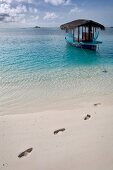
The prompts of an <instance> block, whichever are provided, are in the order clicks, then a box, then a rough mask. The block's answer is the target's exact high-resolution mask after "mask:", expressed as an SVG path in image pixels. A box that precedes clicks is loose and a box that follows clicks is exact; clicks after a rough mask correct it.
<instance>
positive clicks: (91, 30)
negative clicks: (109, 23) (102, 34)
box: [60, 19, 105, 50]
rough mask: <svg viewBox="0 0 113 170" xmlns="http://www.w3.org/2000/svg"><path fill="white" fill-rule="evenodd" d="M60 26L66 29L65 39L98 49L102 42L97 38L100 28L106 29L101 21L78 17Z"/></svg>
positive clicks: (74, 43) (75, 43) (91, 48)
mask: <svg viewBox="0 0 113 170" xmlns="http://www.w3.org/2000/svg"><path fill="white" fill-rule="evenodd" d="M60 28H61V29H62V30H65V31H66V33H67V35H66V37H65V40H66V42H67V43H68V44H70V45H72V46H75V47H77V48H84V49H90V50H96V48H97V45H99V44H101V43H102V42H101V41H98V40H97V38H98V36H99V29H101V30H105V27H104V26H103V25H101V24H100V23H97V22H95V21H92V20H86V19H78V20H75V21H72V22H69V23H66V24H63V25H61V26H60ZM75 34H76V36H75Z"/></svg>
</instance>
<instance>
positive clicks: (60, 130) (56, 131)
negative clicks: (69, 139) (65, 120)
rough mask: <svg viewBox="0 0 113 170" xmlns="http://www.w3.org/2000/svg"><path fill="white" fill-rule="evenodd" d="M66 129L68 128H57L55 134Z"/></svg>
mask: <svg viewBox="0 0 113 170" xmlns="http://www.w3.org/2000/svg"><path fill="white" fill-rule="evenodd" d="M65 130H66V129H65V128H62V129H58V130H55V131H54V135H56V134H58V133H59V132H63V131H65Z"/></svg>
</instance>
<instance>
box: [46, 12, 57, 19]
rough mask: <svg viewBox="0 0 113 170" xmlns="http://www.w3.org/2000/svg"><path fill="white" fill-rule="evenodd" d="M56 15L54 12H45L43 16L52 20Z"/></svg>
mask: <svg viewBox="0 0 113 170" xmlns="http://www.w3.org/2000/svg"><path fill="white" fill-rule="evenodd" d="M57 17H58V16H57V15H56V14H55V13H54V12H46V15H45V16H44V18H43V19H44V20H53V19H56V18H57Z"/></svg>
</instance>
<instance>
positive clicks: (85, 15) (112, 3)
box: [0, 0, 113, 27]
mask: <svg viewBox="0 0 113 170" xmlns="http://www.w3.org/2000/svg"><path fill="white" fill-rule="evenodd" d="M76 19H91V20H94V21H97V22H100V23H101V24H103V25H104V26H113V0H0V27H11V26H13V27H14V26H15V27H17V26H18V27H27V26H36V25H38V26H44V27H56V26H57V27H58V26H60V25H61V24H63V23H66V22H69V21H72V20H76Z"/></svg>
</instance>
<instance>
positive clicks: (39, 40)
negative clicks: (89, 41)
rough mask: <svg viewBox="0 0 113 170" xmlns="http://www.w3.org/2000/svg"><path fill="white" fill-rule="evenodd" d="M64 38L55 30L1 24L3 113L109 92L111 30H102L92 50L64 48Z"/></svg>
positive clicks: (111, 90) (112, 86) (112, 73)
mask: <svg viewBox="0 0 113 170" xmlns="http://www.w3.org/2000/svg"><path fill="white" fill-rule="evenodd" d="M64 37H65V33H64V32H63V31H61V30H60V29H59V28H40V29H35V28H9V29H3V28H0V74H1V81H0V92H1V97H0V103H1V114H10V113H12V114H13V113H14V112H17V110H18V113H23V112H33V111H38V107H39V106H40V107H43V106H46V104H47V105H51V104H52V102H56V101H61V102H62V101H63V100H64V99H71V98H77V97H80V96H85V95H86V96H88V95H97V94H98V95H102V94H103V95H104V94H110V93H113V84H112V83H113V29H112V28H111V29H110V28H107V29H106V31H104V32H100V36H99V40H102V41H103V43H102V44H101V45H100V46H99V49H98V50H97V51H96V52H94V51H88V50H83V49H76V48H74V47H71V46H68V45H67V44H66V42H65V39H64ZM105 69H106V70H107V71H108V72H107V73H104V72H103V70H105ZM33 108H35V109H33Z"/></svg>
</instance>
